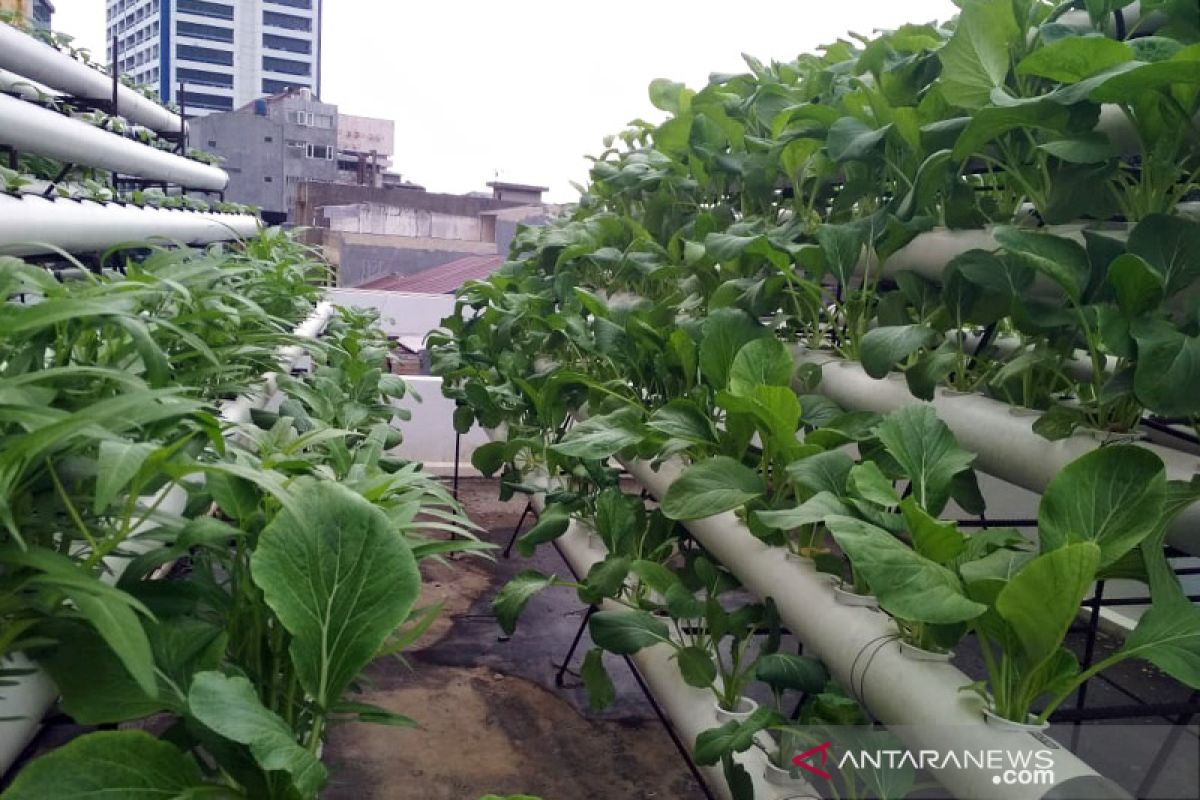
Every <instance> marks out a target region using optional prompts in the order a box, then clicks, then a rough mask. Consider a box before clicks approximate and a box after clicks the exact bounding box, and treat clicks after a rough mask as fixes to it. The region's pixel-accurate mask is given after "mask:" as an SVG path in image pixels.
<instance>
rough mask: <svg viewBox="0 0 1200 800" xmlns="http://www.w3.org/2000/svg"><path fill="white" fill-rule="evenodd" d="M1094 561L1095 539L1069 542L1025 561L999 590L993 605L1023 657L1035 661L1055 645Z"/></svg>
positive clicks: (1096, 557)
mask: <svg viewBox="0 0 1200 800" xmlns="http://www.w3.org/2000/svg"><path fill="white" fill-rule="evenodd" d="M1099 565H1100V548H1099V547H1098V546H1097V545H1095V544H1093V543H1092V542H1080V543H1079V544H1068V545H1066V546H1064V547H1060V548H1058V549H1057V550H1052V551H1050V552H1049V553H1043V554H1042V555H1040V556H1038V557H1037V558H1035V559H1033V560H1032V561H1029V562H1028V563H1027V564H1025V565H1024V566H1023V567H1022V568H1021V570H1020V571H1019V572H1017V574H1016V575H1014V576H1013V577H1012V578H1011V579H1010V580H1009V581H1008V583H1006V584H1005V585H1004V588H1002V589H1001V590H1000V593H999V594H998V595H997V596H996V601H995V606H996V611H997V613H998V614H999V615H1000V617H1001V618H1002V619H1003V620H1004V621H1005V622H1006V623H1007V624H1008V626H1009V627H1010V628H1011V629H1012V631H1013V634H1014V635H1015V636H1016V638H1017V641H1018V642H1020V644H1021V649H1022V654H1023V656H1024V658H1025V661H1026V663H1028V664H1030V665H1035V664H1038V663H1040V662H1042V661H1044V660H1046V659H1047V658H1050V657H1051V656H1052V655H1053V654H1054V652H1055V651H1056V650H1058V648H1059V646H1060V645H1061V644H1062V641H1063V637H1064V636H1066V635H1067V629H1068V628H1070V627H1071V623H1072V622H1074V621H1075V616H1076V615H1077V614H1078V613H1079V605H1080V603H1082V602H1083V597H1084V594H1085V593H1086V592H1087V590H1088V587H1089V586H1090V585H1091V583H1092V580H1093V579H1094V578H1095V576H1096V569H1097V568H1098V567H1099Z"/></svg>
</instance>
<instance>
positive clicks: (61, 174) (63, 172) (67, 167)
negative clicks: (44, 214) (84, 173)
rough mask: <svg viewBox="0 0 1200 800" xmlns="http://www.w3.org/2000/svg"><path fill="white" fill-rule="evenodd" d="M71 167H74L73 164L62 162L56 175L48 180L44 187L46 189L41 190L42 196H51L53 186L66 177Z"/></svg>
mask: <svg viewBox="0 0 1200 800" xmlns="http://www.w3.org/2000/svg"><path fill="white" fill-rule="evenodd" d="M73 169H75V165H74V164H63V168H62V169H60V170H59V171H58V175H57V176H55V178H54V180H52V181H50V185H49V186H47V187H46V191H44V192H42V197H51V196H53V195H54V187H56V186H58V185H59V184H60V183H62V182H63V180H64V179H66V177H67V174H68V173H69V172H70V171H71V170H73Z"/></svg>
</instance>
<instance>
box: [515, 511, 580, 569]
mask: <svg viewBox="0 0 1200 800" xmlns="http://www.w3.org/2000/svg"><path fill="white" fill-rule="evenodd" d="M570 526H571V515H570V514H569V513H568V512H567V510H566V509H565V508H563V507H562V506H561V505H557V504H550V505H548V506H546V509H545V510H544V511H543V512H542V513H541V514H539V515H538V521H537V524H536V525H534V526H533V527H532V528H530V529H529V530H528V531H526V533H525V535H524V536H522V537H521V538H520V539H518V540H517V552H519V553H520V554H521V555H523V556H525V557H526V558H529V557H531V556H532V555H533V552H534V550H536V549H537V546H538V545H539V544H545V543H546V542H552V541H554V540H555V539H557V538H558V537H560V536H562V535H563V534H564V533H566V532H567V528H569V527H570Z"/></svg>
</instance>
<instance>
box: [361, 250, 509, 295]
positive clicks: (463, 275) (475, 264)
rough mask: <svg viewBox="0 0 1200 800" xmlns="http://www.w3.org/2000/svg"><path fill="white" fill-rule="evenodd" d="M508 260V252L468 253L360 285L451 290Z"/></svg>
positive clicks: (424, 291)
mask: <svg viewBox="0 0 1200 800" xmlns="http://www.w3.org/2000/svg"><path fill="white" fill-rule="evenodd" d="M503 263H504V256H467V257H466V258H460V259H458V260H457V261H451V262H450V263H449V264H442V265H441V266H440V267H433V268H432V269H427V270H422V271H421V272H414V273H413V274H412V275H385V276H384V277H382V278H376V279H375V280H373V281H370V282H368V283H364V284H363V285H362V286H358V287H356V288H358V289H377V290H382V291H385V292H412V293H414V294H449V293H450V292H453V291H456V290H457V289H458V288H459V287H460V286H462V285H463V284H464V283H466V282H467V281H474V280H482V279H484V278H486V277H487V276H489V275H491V274H492V273H493V272H495V271H496V270H497V269H499V268H500V265H501V264H503Z"/></svg>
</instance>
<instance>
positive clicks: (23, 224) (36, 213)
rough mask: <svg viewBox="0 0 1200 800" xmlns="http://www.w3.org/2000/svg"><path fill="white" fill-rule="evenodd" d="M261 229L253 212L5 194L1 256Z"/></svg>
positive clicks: (199, 241)
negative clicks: (196, 209) (231, 212)
mask: <svg viewBox="0 0 1200 800" xmlns="http://www.w3.org/2000/svg"><path fill="white" fill-rule="evenodd" d="M258 229H259V220H258V217H256V216H253V215H251V214H221V213H215V212H201V211H184V210H181V209H171V208H149V207H138V206H133V205H125V204H121V203H97V202H94V201H92V200H73V199H69V198H48V197H36V196H32V195H23V196H21V197H13V196H12V195H5V194H0V255H10V256H32V255H40V254H45V253H53V252H55V251H59V250H62V251H66V252H68V253H96V252H101V251H104V250H107V249H108V248H110V247H112V246H114V245H118V244H128V243H136V242H146V241H153V240H165V241H168V242H177V243H182V244H185V245H205V244H211V243H213V242H222V241H229V240H232V239H237V238H240V237H245V236H253V235H254V234H256V233H257V232H258Z"/></svg>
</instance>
